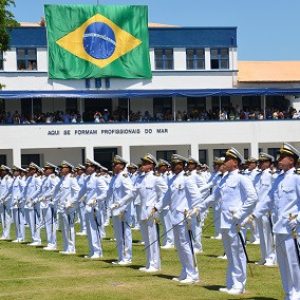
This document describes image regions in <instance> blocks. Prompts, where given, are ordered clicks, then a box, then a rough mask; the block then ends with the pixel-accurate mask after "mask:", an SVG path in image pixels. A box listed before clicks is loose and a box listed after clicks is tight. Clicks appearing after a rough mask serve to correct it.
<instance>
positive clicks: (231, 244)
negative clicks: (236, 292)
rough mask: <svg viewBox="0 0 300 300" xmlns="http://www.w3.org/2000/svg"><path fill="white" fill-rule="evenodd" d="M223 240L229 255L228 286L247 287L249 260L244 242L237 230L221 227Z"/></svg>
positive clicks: (235, 287)
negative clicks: (247, 259)
mask: <svg viewBox="0 0 300 300" xmlns="http://www.w3.org/2000/svg"><path fill="white" fill-rule="evenodd" d="M221 233H222V240H223V245H224V249H225V254H226V255H227V263H228V265H227V274H226V287H227V288H228V289H231V288H234V289H241V290H242V289H245V285H246V280H247V270H246V267H247V261H246V255H245V252H244V249H243V246H242V242H241V240H240V237H239V235H238V233H237V232H232V230H229V229H221Z"/></svg>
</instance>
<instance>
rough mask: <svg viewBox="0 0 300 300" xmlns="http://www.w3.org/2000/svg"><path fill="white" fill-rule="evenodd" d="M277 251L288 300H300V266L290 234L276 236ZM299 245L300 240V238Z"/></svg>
mask: <svg viewBox="0 0 300 300" xmlns="http://www.w3.org/2000/svg"><path fill="white" fill-rule="evenodd" d="M275 240H276V251H277V261H278V265H279V270H280V275H281V280H282V285H283V289H284V291H285V294H286V298H285V299H286V300H300V265H299V262H298V258H297V253H296V247H295V242H294V239H293V238H292V236H291V235H288V234H276V238H275ZM298 243H299V238H298Z"/></svg>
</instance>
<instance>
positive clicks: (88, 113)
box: [83, 98, 112, 122]
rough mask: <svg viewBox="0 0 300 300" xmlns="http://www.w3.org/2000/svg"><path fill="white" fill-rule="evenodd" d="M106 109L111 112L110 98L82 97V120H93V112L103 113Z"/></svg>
mask: <svg viewBox="0 0 300 300" xmlns="http://www.w3.org/2000/svg"><path fill="white" fill-rule="evenodd" d="M105 109H107V110H108V111H109V113H110V114H111V113H112V100H111V99H110V98H103V99H84V110H85V111H84V113H83V121H85V122H94V114H95V112H96V111H99V112H101V114H103V113H104V110H105Z"/></svg>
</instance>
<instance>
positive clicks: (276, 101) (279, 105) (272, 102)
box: [266, 96, 290, 111]
mask: <svg viewBox="0 0 300 300" xmlns="http://www.w3.org/2000/svg"><path fill="white" fill-rule="evenodd" d="M289 106H290V101H289V100H288V99H286V98H284V96H266V108H267V109H270V110H274V109H279V110H281V111H284V110H288V107H289Z"/></svg>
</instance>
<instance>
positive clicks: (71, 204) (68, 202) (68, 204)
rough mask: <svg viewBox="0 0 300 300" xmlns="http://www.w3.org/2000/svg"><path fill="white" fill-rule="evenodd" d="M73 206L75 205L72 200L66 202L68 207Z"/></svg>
mask: <svg viewBox="0 0 300 300" xmlns="http://www.w3.org/2000/svg"><path fill="white" fill-rule="evenodd" d="M71 207H73V203H72V202H71V201H70V200H68V201H67V202H66V204H65V208H66V209H68V208H71Z"/></svg>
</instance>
